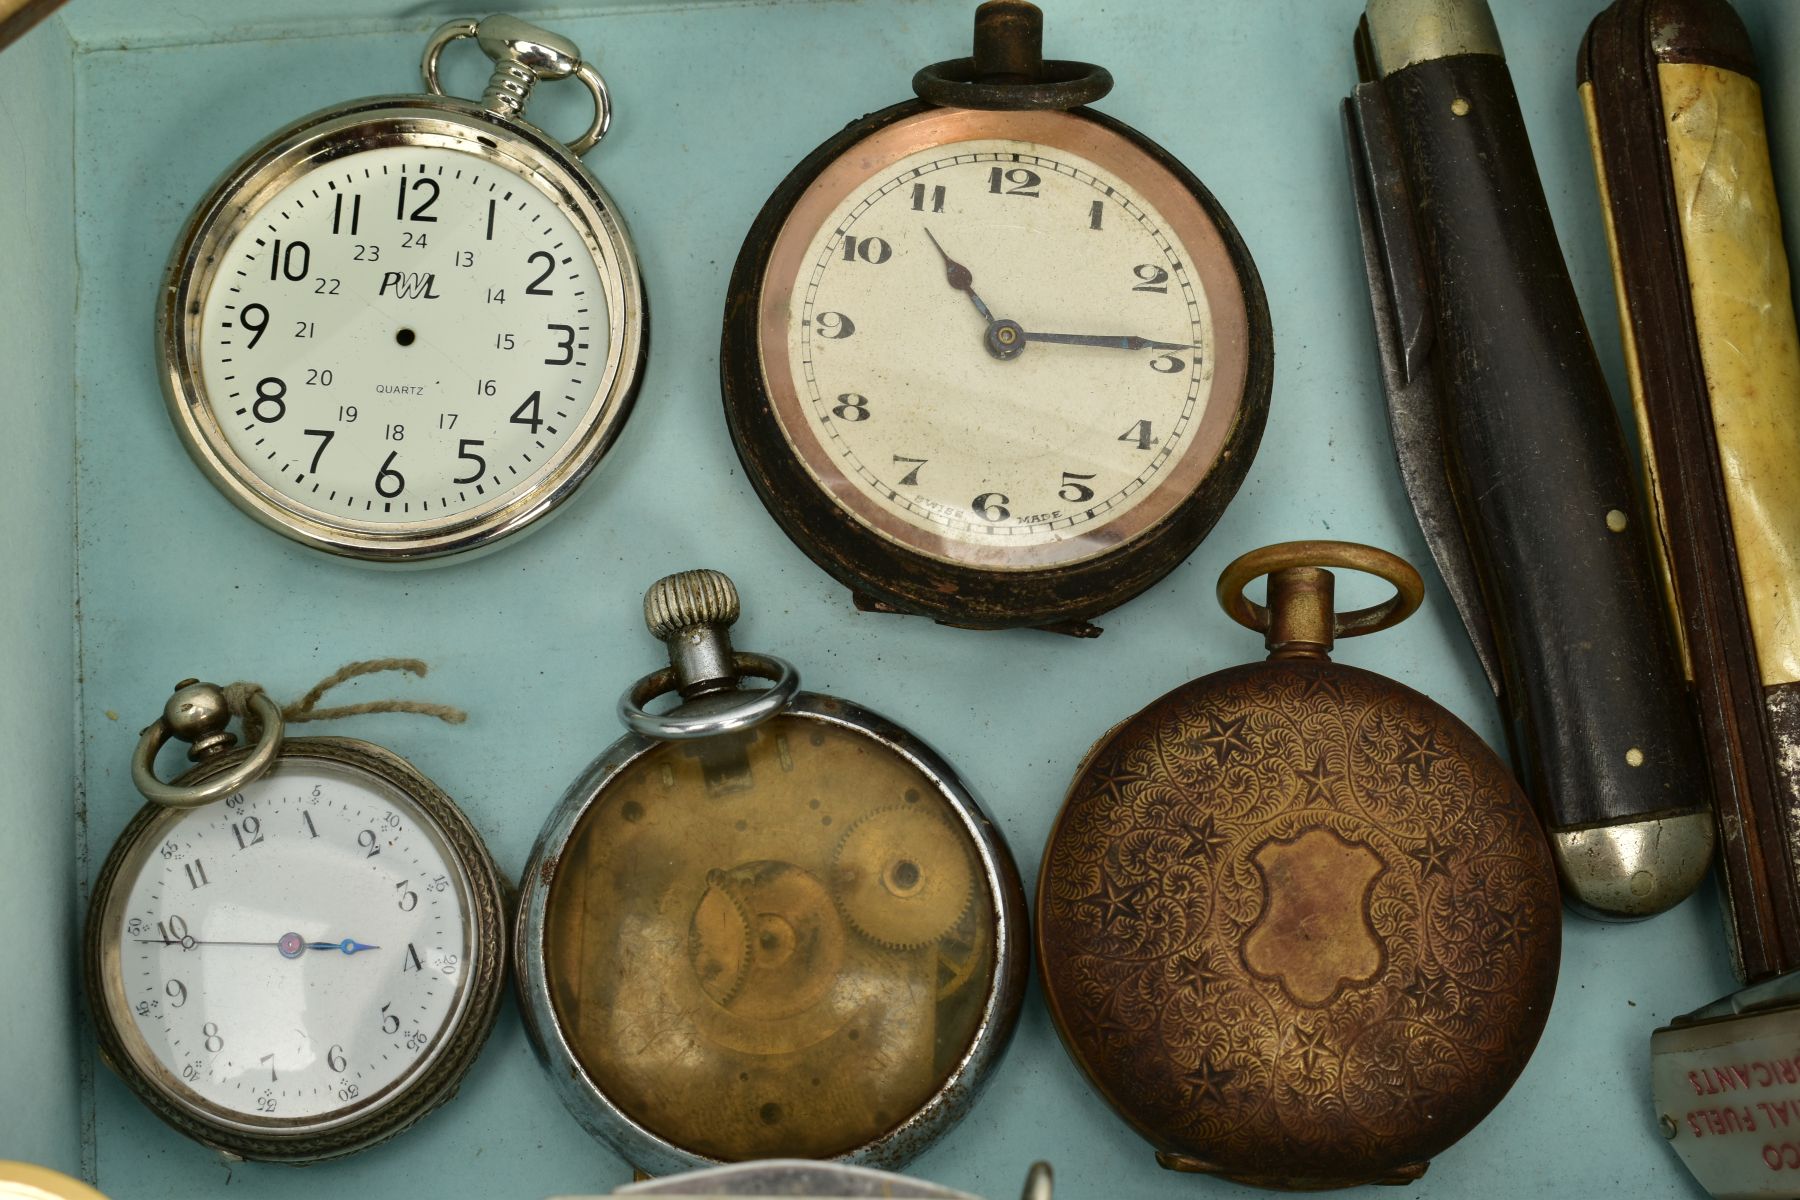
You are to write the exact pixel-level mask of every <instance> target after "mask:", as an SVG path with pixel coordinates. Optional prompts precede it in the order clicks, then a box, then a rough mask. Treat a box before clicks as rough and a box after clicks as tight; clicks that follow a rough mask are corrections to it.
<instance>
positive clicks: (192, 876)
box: [182, 858, 212, 888]
mask: <svg viewBox="0 0 1800 1200" xmlns="http://www.w3.org/2000/svg"><path fill="white" fill-rule="evenodd" d="M182 870H184V871H186V872H187V880H188V886H189V887H190V888H203V887H205V886H206V885H207V884H209V883H211V882H212V881H211V880H210V879H208V878H207V877H206V866H205V864H203V863H202V862H201V861H200V860H199V859H197V858H196V859H195V860H194V861H193V862H191V863H185V864H183V866H182Z"/></svg>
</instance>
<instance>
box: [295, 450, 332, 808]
mask: <svg viewBox="0 0 1800 1200" xmlns="http://www.w3.org/2000/svg"><path fill="white" fill-rule="evenodd" d="M300 432H301V433H304V434H305V435H306V436H307V437H316V438H318V439H319V448H318V449H317V450H314V451H313V456H312V464H311V465H310V466H308V467H307V468H306V473H307V474H308V475H317V474H318V473H319V460H320V459H321V458H324V457H325V447H327V446H329V445H331V439H332V438H334V437H336V436H337V431H336V430H335V429H302V430H301V431H300ZM313 836H314V837H318V836H319V835H318V834H316V833H315V834H313Z"/></svg>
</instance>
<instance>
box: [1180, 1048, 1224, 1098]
mask: <svg viewBox="0 0 1800 1200" xmlns="http://www.w3.org/2000/svg"><path fill="white" fill-rule="evenodd" d="M1236 1078H1237V1072H1236V1071H1227V1070H1225V1069H1223V1068H1222V1067H1215V1066H1213V1065H1212V1064H1211V1063H1209V1062H1207V1061H1206V1060H1205V1059H1204V1058H1203V1059H1201V1060H1200V1065H1199V1066H1197V1067H1195V1068H1194V1069H1193V1070H1191V1071H1189V1072H1187V1073H1186V1074H1184V1075H1182V1077H1181V1082H1182V1085H1183V1087H1184V1088H1185V1089H1186V1090H1187V1093H1188V1095H1189V1096H1190V1097H1191V1098H1192V1099H1193V1100H1196V1101H1206V1100H1217V1101H1220V1102H1223V1101H1224V1099H1225V1085H1227V1084H1229V1083H1230V1082H1231V1081H1232V1080H1233V1079H1236Z"/></svg>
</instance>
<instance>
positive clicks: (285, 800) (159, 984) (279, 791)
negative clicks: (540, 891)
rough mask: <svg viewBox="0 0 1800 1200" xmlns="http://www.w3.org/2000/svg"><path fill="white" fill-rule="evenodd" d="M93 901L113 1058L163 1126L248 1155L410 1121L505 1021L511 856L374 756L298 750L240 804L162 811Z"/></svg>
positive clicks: (126, 839) (349, 1146)
mask: <svg viewBox="0 0 1800 1200" xmlns="http://www.w3.org/2000/svg"><path fill="white" fill-rule="evenodd" d="M236 757H238V758H241V754H240V755H239V756H236ZM213 773H214V774H215V775H216V774H217V773H218V772H217V771H215V772H213ZM94 904H95V907H94V912H93V914H92V916H91V918H90V924H89V930H88V939H89V950H88V953H89V972H90V978H89V988H90V998H91V1002H92V1003H93V1006H94V1009H95V1012H96V1024H97V1025H98V1026H99V1027H100V1030H101V1042H102V1046H103V1047H104V1048H105V1049H106V1051H107V1053H108V1059H109V1061H110V1062H111V1063H112V1064H113V1065H114V1066H115V1067H116V1068H117V1069H118V1070H119V1071H120V1073H121V1074H122V1075H123V1076H124V1077H125V1079H126V1081H127V1082H128V1083H130V1084H131V1085H132V1086H133V1088H134V1090H136V1091H137V1092H138V1093H139V1095H140V1096H142V1097H144V1098H145V1099H146V1100H147V1101H148V1102H149V1103H150V1104H151V1107H152V1108H154V1109H155V1110H156V1111H157V1112H158V1113H159V1115H162V1116H163V1117H164V1119H165V1120H169V1121H170V1122H171V1123H172V1124H175V1125H176V1126H177V1127H178V1128H180V1129H182V1131H183V1132H186V1133H189V1134H190V1135H191V1136H195V1137H198V1138H200V1140H202V1141H206V1142H208V1143H209V1144H212V1145H216V1146H220V1147H222V1148H225V1149H229V1150H231V1151H232V1152H234V1153H237V1154H240V1155H243V1156H245V1157H251V1158H268V1159H283V1160H291V1161H311V1160H313V1159H316V1158H323V1157H330V1156H332V1155H334V1154H338V1153H347V1152H349V1151H350V1150H354V1149H358V1148H361V1147H362V1146H364V1145H367V1144H370V1143H372V1142H374V1141H378V1140H380V1139H381V1138H383V1137H385V1136H387V1135H388V1134H390V1133H392V1132H396V1131H398V1130H399V1129H401V1128H404V1127H405V1126H406V1125H407V1124H409V1123H410V1122H411V1121H412V1120H414V1119H416V1118H417V1117H418V1116H420V1115H422V1114H423V1113H424V1112H426V1111H429V1109H430V1108H432V1107H434V1106H435V1105H436V1104H437V1103H439V1102H441V1101H442V1100H443V1099H444V1098H445V1097H446V1096H447V1095H448V1094H449V1092H450V1091H452V1090H454V1085H455V1082H456V1080H457V1079H459V1078H460V1077H461V1075H462V1073H463V1072H464V1071H465V1070H466V1069H467V1068H468V1066H469V1064H470V1063H471V1062H472V1060H473V1057H474V1055H475V1053H476V1051H477V1050H478V1049H479V1047H480V1045H481V1043H482V1041H483V1040H484V1039H485V1037H486V1034H487V1030H488V1029H489V1028H490V1027H491V1025H492V1022H493V1016H494V1012H495V1010H496V1005H497V1003H498V992H499V986H500V979H501V967H500V962H499V960H500V958H501V957H502V955H503V949H502V938H503V933H502V929H501V922H502V917H501V910H500V904H499V884H498V880H497V877H496V876H495V875H494V868H493V865H492V862H491V860H489V858H488V856H487V852H486V851H485V850H484V849H482V848H481V845H480V842H479V839H478V838H476V836H475V834H474V832H473V830H472V829H471V828H470V827H469V826H468V823H467V820H466V818H464V817H463V816H462V815H461V814H460V813H459V812H457V811H456V810H455V808H454V806H453V805H451V804H450V802H449V800H448V798H447V797H444V796H443V795H442V793H441V792H438V791H437V789H436V788H435V787H433V786H432V785H431V784H430V783H429V781H427V780H425V779H424V778H423V777H422V776H419V775H418V774H417V772H416V771H414V770H413V769H412V768H411V767H410V766H409V765H407V764H406V763H405V762H404V761H403V760H401V759H398V758H397V757H395V756H394V755H392V754H389V753H388V752H386V751H383V750H381V749H380V748H378V747H373V746H370V745H368V744H366V743H360V742H351V741H344V740H341V739H300V740H290V741H287V742H285V743H284V744H283V747H282V750H281V754H280V756H279V757H278V758H277V759H276V760H275V765H274V767H273V768H272V769H271V770H270V771H269V772H268V773H267V774H265V775H263V776H262V777H260V778H258V779H256V780H255V781H253V782H251V783H249V784H247V785H246V786H244V787H243V788H242V790H240V791H238V792H237V793H235V794H233V795H232V796H231V797H229V798H228V799H226V800H224V801H222V802H214V803H209V804H203V805H201V806H200V807H197V808H188V809H177V808H163V807H160V806H157V805H149V806H147V807H146V808H145V809H144V810H143V811H142V812H141V813H140V815H139V817H138V819H137V820H136V821H134V822H133V824H132V826H131V827H130V828H128V829H127V830H126V833H125V835H124V836H123V837H122V838H121V839H120V842H119V844H118V846H116V847H115V848H114V850H113V852H112V855H111V856H110V857H109V859H108V862H107V865H106V868H105V869H104V870H103V872H102V878H101V882H100V884H99V886H98V887H97V890H96V895H95V902H94Z"/></svg>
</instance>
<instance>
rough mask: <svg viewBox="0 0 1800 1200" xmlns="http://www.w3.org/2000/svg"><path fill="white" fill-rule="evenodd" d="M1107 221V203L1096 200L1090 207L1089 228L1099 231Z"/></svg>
mask: <svg viewBox="0 0 1800 1200" xmlns="http://www.w3.org/2000/svg"><path fill="white" fill-rule="evenodd" d="M1105 219H1106V201H1104V200H1096V201H1094V202H1093V203H1092V204H1091V205H1089V206H1088V228H1089V229H1098V228H1100V223H1101V222H1102V221H1104V220H1105Z"/></svg>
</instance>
